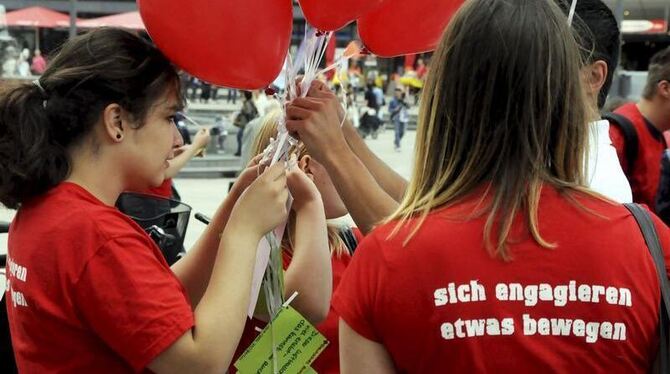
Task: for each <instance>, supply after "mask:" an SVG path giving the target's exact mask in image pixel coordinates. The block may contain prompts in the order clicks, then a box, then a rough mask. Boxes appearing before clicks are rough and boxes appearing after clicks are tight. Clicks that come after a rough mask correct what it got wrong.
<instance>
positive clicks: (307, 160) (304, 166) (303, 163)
mask: <svg viewBox="0 0 670 374" xmlns="http://www.w3.org/2000/svg"><path fill="white" fill-rule="evenodd" d="M311 165H312V156H309V155H305V156H302V158H301V159H300V160H299V161H298V167H299V168H300V170H302V171H303V172H305V174H307V175H314V173H313V172H312V169H311Z"/></svg>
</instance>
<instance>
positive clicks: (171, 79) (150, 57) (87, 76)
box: [0, 28, 180, 209]
mask: <svg viewBox="0 0 670 374" xmlns="http://www.w3.org/2000/svg"><path fill="white" fill-rule="evenodd" d="M170 88H173V89H175V92H176V93H179V92H180V90H179V78H178V75H177V72H176V71H175V69H174V67H173V66H172V65H171V63H170V62H169V61H168V60H167V59H166V58H165V57H164V56H163V54H161V52H160V51H159V50H158V49H157V48H155V47H154V46H153V45H151V44H150V43H148V42H146V41H145V40H143V39H141V38H140V37H138V36H136V35H134V34H132V33H130V32H127V31H123V30H120V29H113V28H103V29H98V30H95V31H91V32H89V33H87V34H84V35H81V36H78V37H76V38H74V39H72V40H70V41H68V42H67V43H65V44H64V45H63V47H62V48H61V50H60V52H59V53H58V54H57V55H56V57H55V58H54V59H53V60H52V61H51V63H50V64H49V66H48V67H47V69H46V71H45V72H44V74H43V75H42V76H41V77H40V79H39V80H38V81H36V82H34V83H21V84H18V85H13V86H10V87H6V88H4V89H3V90H2V91H1V92H0V203H2V204H3V205H5V206H7V207H9V208H12V209H16V208H18V207H19V205H20V204H21V203H22V202H24V201H26V200H27V199H30V198H31V197H34V196H38V195H40V194H42V193H44V192H46V191H47V190H49V189H50V188H52V187H53V186H55V185H57V184H58V183H60V182H62V181H63V180H64V179H66V178H67V177H68V175H69V173H70V165H71V160H69V157H68V153H67V150H68V149H69V148H70V147H73V146H76V145H78V144H79V143H81V142H82V140H83V139H84V138H86V135H87V134H88V133H89V132H91V130H92V128H93V125H94V124H95V123H97V122H98V121H99V119H100V117H101V115H102V112H103V110H104V108H105V107H107V106H108V105H109V104H112V103H117V104H119V105H120V106H121V107H122V108H124V110H125V111H127V112H128V114H129V116H130V117H131V119H132V120H133V122H134V123H137V124H139V126H141V125H142V124H143V121H144V119H145V117H146V115H147V113H148V112H149V110H150V108H151V107H152V105H153V104H154V103H155V102H156V101H157V100H158V99H159V98H161V97H162V96H163V95H164V94H165V93H166V92H167V90H169V89H170Z"/></svg>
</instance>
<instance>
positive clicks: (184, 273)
mask: <svg viewBox="0 0 670 374" xmlns="http://www.w3.org/2000/svg"><path fill="white" fill-rule="evenodd" d="M240 194H241V192H240V191H238V190H237V188H235V187H233V189H232V190H231V191H230V192H229V193H228V196H226V198H225V200H224V201H223V203H222V204H221V205H220V206H219V208H218V209H217V211H216V213H215V214H214V217H212V221H211V222H210V223H209V225H207V227H206V228H205V231H204V232H203V233H202V235H201V236H200V238H198V241H197V242H196V243H195V245H194V246H193V247H192V248H191V249H190V250H189V251H188V253H187V255H186V256H185V257H184V258H182V259H181V260H179V261H177V263H175V264H174V265H172V271H173V272H174V273H175V275H176V276H177V278H179V280H180V281H181V283H182V284H183V285H184V288H186V290H187V292H188V294H189V297H190V299H191V303H192V304H193V306H194V308H195V307H196V306H197V305H198V303H199V302H200V299H201V298H202V295H203V293H204V292H205V290H206V289H207V284H208V283H209V280H210V278H211V275H212V267H213V266H214V261H215V260H216V255H217V251H218V248H219V245H220V239H221V233H222V232H223V230H224V228H225V226H226V223H227V222H228V218H230V212H231V211H232V210H233V207H234V206H235V202H236V201H237V199H238V197H239V195H240Z"/></svg>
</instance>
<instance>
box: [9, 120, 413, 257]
mask: <svg viewBox="0 0 670 374" xmlns="http://www.w3.org/2000/svg"><path fill="white" fill-rule="evenodd" d="M415 135H416V133H415V132H414V131H408V132H407V133H406V134H405V138H404V139H403V141H402V149H401V151H400V152H396V151H395V150H394V147H393V138H394V134H393V131H392V130H385V131H383V132H381V133H380V134H379V137H378V138H377V139H370V138H368V139H367V140H366V142H367V144H368V146H369V147H370V149H372V151H373V152H375V154H377V155H378V156H379V157H380V158H381V159H382V160H384V162H386V163H387V164H388V165H390V166H391V167H392V168H393V169H394V170H395V171H396V172H398V173H399V174H400V175H402V176H403V177H405V178H408V179H409V177H410V173H411V170H412V163H413V157H412V156H413V154H414V140H415ZM231 181H233V179H231V178H215V179H175V181H174V182H175V185H176V187H177V190H178V191H179V193H180V195H181V197H182V201H183V202H184V203H186V204H189V205H190V206H191V207H192V208H193V211H192V213H191V219H190V221H189V226H188V230H187V233H186V239H185V242H184V246H185V248H187V249H188V248H190V247H191V246H192V245H193V244H194V243H195V241H196V240H197V238H198V237H199V236H200V234H202V232H203V231H204V229H205V225H204V224H202V223H201V222H200V221H198V220H196V219H195V218H194V217H193V215H194V214H195V213H196V212H200V213H203V214H205V215H207V216H211V215H212V214H213V213H214V212H215V210H216V208H217V207H218V206H219V204H220V203H221V202H222V201H223V199H224V198H225V197H226V195H227V193H228V186H229V183H230V182H231ZM14 214H15V212H14V211H12V210H9V209H5V208H4V207H0V220H3V221H11V219H12V218H13V217H14ZM343 219H344V220H348V221H350V219H348V218H346V217H345V218H343ZM6 251H7V235H0V254H3V253H6Z"/></svg>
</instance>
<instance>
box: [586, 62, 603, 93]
mask: <svg viewBox="0 0 670 374" xmlns="http://www.w3.org/2000/svg"><path fill="white" fill-rule="evenodd" d="M585 69H587V72H586V84H587V87H588V90H589V92H590V93H591V94H593V95H595V96H597V95H598V94H599V93H600V90H601V89H602V88H603V86H604V85H605V80H607V72H608V70H609V69H608V68H607V63H606V62H605V61H603V60H597V61H596V62H594V63H592V64H591V65H587V66H585Z"/></svg>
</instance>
